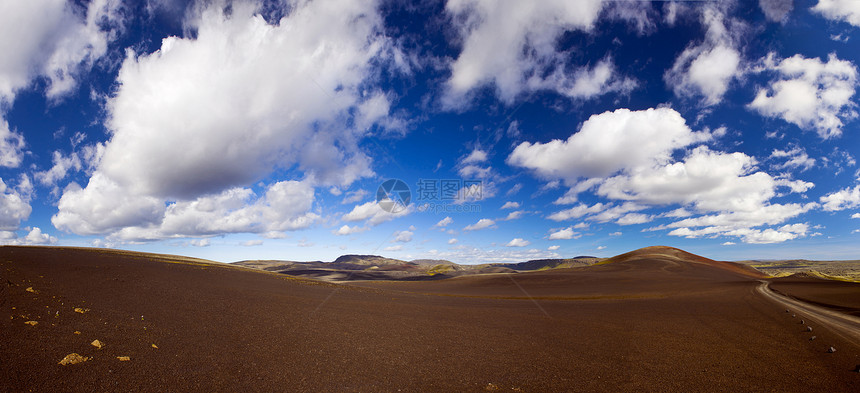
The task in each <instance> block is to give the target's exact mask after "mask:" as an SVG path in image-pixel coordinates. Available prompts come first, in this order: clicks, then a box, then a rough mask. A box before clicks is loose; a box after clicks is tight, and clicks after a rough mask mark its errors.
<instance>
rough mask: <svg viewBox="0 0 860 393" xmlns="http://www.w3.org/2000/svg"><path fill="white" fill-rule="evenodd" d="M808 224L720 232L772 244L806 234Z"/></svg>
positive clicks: (691, 234)
mask: <svg viewBox="0 0 860 393" xmlns="http://www.w3.org/2000/svg"><path fill="white" fill-rule="evenodd" d="M808 231H809V226H808V225H807V224H802V223H800V224H791V225H783V226H781V227H779V228H778V229H773V228H766V229H763V230H762V229H753V228H738V229H733V230H729V231H725V232H722V233H720V234H722V235H724V236H737V237H739V238H741V239H742V240H743V241H744V243H750V244H772V243H781V242H784V241H788V240H794V239H797V238H799V237H805V236H807V232H808ZM713 234H714V232H713V231H711V230H710V229H709V228H705V229H701V230H691V229H689V228H679V229H676V230H674V231H671V232H669V235H670V236H682V237H686V238H697V237H701V236H707V235H713Z"/></svg>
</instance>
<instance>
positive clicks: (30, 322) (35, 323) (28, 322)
mask: <svg viewBox="0 0 860 393" xmlns="http://www.w3.org/2000/svg"><path fill="white" fill-rule="evenodd" d="M24 323H25V324H27V325H30V326H36V325H38V324H39V322H36V321H27V322H24Z"/></svg>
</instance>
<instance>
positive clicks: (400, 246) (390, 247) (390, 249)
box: [383, 244, 403, 251]
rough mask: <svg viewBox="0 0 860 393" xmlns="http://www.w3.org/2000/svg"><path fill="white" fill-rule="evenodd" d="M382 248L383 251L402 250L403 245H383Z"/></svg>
mask: <svg viewBox="0 0 860 393" xmlns="http://www.w3.org/2000/svg"><path fill="white" fill-rule="evenodd" d="M383 250H384V251H402V250H403V246H402V245H399V244H398V245H396V246H388V247H385V248H383Z"/></svg>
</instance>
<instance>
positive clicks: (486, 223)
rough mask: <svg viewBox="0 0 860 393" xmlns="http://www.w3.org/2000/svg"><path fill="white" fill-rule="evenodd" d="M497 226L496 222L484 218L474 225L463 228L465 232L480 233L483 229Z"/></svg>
mask: <svg viewBox="0 0 860 393" xmlns="http://www.w3.org/2000/svg"><path fill="white" fill-rule="evenodd" d="M495 225H496V222H495V221H493V220H491V219H489V218H482V219H480V220H478V222H476V223H474V224H471V225H467V226H466V227H465V228H463V230H464V231H478V230H481V229H486V228H491V227H494V226H495Z"/></svg>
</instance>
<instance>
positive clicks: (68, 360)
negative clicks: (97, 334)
mask: <svg viewBox="0 0 860 393" xmlns="http://www.w3.org/2000/svg"><path fill="white" fill-rule="evenodd" d="M87 360H89V359H88V358H85V357H83V356H81V355H78V354H76V353H70V354H68V355H66V357H64V358H63V360H60V363H59V364H62V365H63V366H67V365H69V364H78V363H83V362H86V361H87Z"/></svg>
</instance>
